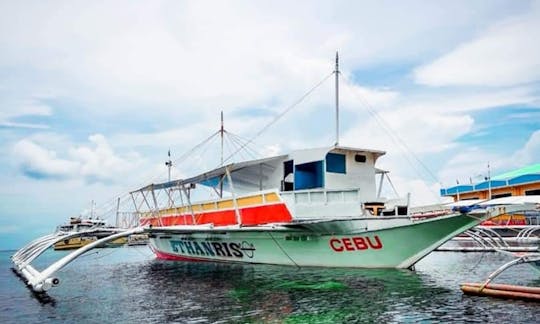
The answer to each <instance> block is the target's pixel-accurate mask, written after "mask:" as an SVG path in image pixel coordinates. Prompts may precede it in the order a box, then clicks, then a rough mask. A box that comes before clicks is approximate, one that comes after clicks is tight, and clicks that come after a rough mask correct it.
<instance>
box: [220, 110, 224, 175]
mask: <svg viewBox="0 0 540 324" xmlns="http://www.w3.org/2000/svg"><path fill="white" fill-rule="evenodd" d="M224 132H225V130H224V128H223V110H222V111H221V129H220V130H219V133H220V134H221V165H220V166H223V133H224Z"/></svg>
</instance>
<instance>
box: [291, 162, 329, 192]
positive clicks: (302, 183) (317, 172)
mask: <svg viewBox="0 0 540 324" xmlns="http://www.w3.org/2000/svg"><path fill="white" fill-rule="evenodd" d="M323 186H324V178H323V161H315V162H310V163H304V164H298V165H295V168H294V190H302V189H312V188H322V187H323Z"/></svg>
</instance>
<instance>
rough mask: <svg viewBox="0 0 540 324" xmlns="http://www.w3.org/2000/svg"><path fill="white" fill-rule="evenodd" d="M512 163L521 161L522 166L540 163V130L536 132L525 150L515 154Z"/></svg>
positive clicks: (526, 144)
mask: <svg viewBox="0 0 540 324" xmlns="http://www.w3.org/2000/svg"><path fill="white" fill-rule="evenodd" d="M511 160H512V161H519V163H520V164H521V165H519V166H524V165H526V164H532V163H538V162H539V161H540V130H537V131H535V132H534V133H532V134H531V136H530V137H529V140H528V141H527V143H525V145H524V146H523V148H521V149H519V150H518V151H517V152H516V153H514V155H513V158H512V159H511Z"/></svg>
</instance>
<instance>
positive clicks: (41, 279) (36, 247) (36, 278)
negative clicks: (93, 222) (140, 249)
mask: <svg viewBox="0 0 540 324" xmlns="http://www.w3.org/2000/svg"><path fill="white" fill-rule="evenodd" d="M97 231H101V232H102V231H103V229H96V230H89V231H84V232H76V233H68V234H65V233H58V234H49V235H46V236H43V237H41V238H38V239H36V240H34V241H32V242H31V243H29V244H28V245H27V246H25V247H24V248H22V249H21V250H19V251H17V253H15V254H14V255H13V256H12V257H11V260H12V261H13V263H14V264H15V267H14V270H15V271H16V272H17V273H18V274H20V275H21V276H22V277H23V278H24V279H25V280H26V282H27V284H28V286H29V287H30V288H31V289H32V290H33V291H35V292H45V291H47V290H49V289H50V288H52V287H55V286H58V285H59V284H60V280H59V279H58V278H56V277H53V275H54V274H55V273H56V272H57V271H58V270H60V269H62V268H63V267H65V266H66V265H67V264H69V263H70V262H71V261H73V260H75V259H76V258H77V257H79V256H80V255H82V254H84V253H86V252H88V251H89V250H91V249H93V248H95V247H97V246H99V245H102V244H104V243H107V242H110V241H113V240H116V239H117V238H120V237H125V236H129V235H131V234H137V233H142V232H144V229H143V228H142V227H136V228H133V229H130V230H126V231H122V232H119V233H116V234H113V235H110V236H107V237H104V238H101V239H99V240H97V241H95V242H92V243H90V244H88V245H85V246H83V247H81V248H79V249H77V250H75V251H73V252H72V253H70V254H68V255H66V256H65V257H63V258H62V259H60V260H58V261H56V262H55V263H53V264H51V265H50V266H49V267H47V268H46V269H45V270H43V271H38V270H36V269H35V268H34V267H32V265H30V263H31V262H32V261H33V260H34V259H36V258H37V257H38V256H39V255H41V254H42V253H43V252H45V250H47V249H48V248H49V247H51V246H52V245H54V244H55V243H57V242H60V241H62V240H65V239H69V238H71V237H76V236H80V235H81V234H90V233H93V232H97Z"/></svg>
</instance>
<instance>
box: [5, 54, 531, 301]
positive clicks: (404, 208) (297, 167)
mask: <svg viewBox="0 0 540 324" xmlns="http://www.w3.org/2000/svg"><path fill="white" fill-rule="evenodd" d="M334 72H335V76H336V85H337V78H338V74H339V70H338V66H337V59H336V70H335V71H334ZM336 94H337V87H336ZM337 98H338V97H337V95H336V111H338V109H337V107H338V105H337V102H338V100H337ZM336 117H337V114H336ZM337 120H338V117H337V118H336V125H338V124H339V123H338V122H337ZM336 134H337V135H339V132H338V131H337V130H336ZM337 143H338V138H336V144H335V145H333V146H330V147H324V148H317V149H308V150H298V151H293V152H291V153H289V154H283V155H278V156H273V157H268V158H263V159H255V160H250V161H243V162H238V163H230V164H228V165H223V166H220V167H218V168H215V169H213V170H210V171H207V172H204V173H201V174H198V175H195V176H193V177H190V178H187V179H179V180H173V181H167V182H164V183H156V184H150V185H147V186H145V187H143V188H140V189H138V190H135V191H132V192H131V198H132V201H133V204H134V208H135V210H136V213H137V214H138V215H139V216H140V226H139V227H137V228H134V229H131V230H128V231H125V232H122V233H117V234H113V235H111V236H109V237H107V238H103V239H100V240H98V241H96V242H93V243H91V244H89V245H86V246H84V247H82V248H81V249H79V250H77V251H74V252H73V253H72V254H70V255H68V256H66V257H64V258H63V259H61V260H59V261H57V262H56V263H54V264H53V265H51V266H50V267H49V268H47V269H45V270H43V271H41V272H40V271H37V270H36V269H34V268H33V267H32V266H31V265H30V263H31V262H32V261H33V260H34V259H35V258H36V257H37V256H38V255H39V254H41V253H42V252H43V251H44V250H45V249H46V248H47V247H49V246H50V245H51V244H54V243H55V242H57V241H58V240H62V239H63V238H62V237H56V236H54V235H52V236H47V237H44V238H40V239H38V240H36V241H34V242H32V243H30V244H29V245H28V246H26V247H25V248H23V249H21V250H19V251H18V252H17V253H16V254H15V255H14V256H13V257H12V260H13V262H14V264H15V270H16V271H17V272H18V273H20V274H21V275H22V276H23V277H24V278H26V280H27V281H28V283H29V286H31V287H32V289H34V290H35V291H44V290H47V289H49V288H50V287H52V286H54V285H56V284H58V282H59V280H58V279H57V278H55V277H53V275H54V273H55V272H56V271H58V270H59V269H61V268H62V267H63V266H65V265H66V264H68V263H69V262H71V261H72V260H74V259H75V258H77V257H78V256H79V255H81V254H83V253H85V252H87V251H88V250H90V249H92V248H94V247H96V246H97V245H99V244H102V243H103V242H107V241H109V240H114V239H116V238H118V237H124V236H129V235H131V234H136V233H146V234H148V236H149V246H150V248H151V249H152V250H153V251H154V253H155V254H156V256H157V257H158V258H161V259H168V260H178V261H216V262H242V263H252V264H275V265H290V266H296V267H305V266H317V267H355V268H411V267H413V266H414V264H415V263H416V262H418V261H419V260H420V259H422V258H423V257H425V256H426V255H427V254H429V253H430V252H431V251H433V250H434V249H436V248H437V247H439V246H440V245H442V244H443V243H444V242H446V241H448V240H449V239H451V238H452V237H454V236H455V235H457V234H459V233H462V232H463V231H465V230H467V229H469V228H471V227H473V226H476V225H478V224H479V223H480V222H482V221H485V220H486V219H489V218H491V217H494V216H498V215H501V214H505V213H512V212H515V211H521V210H527V209H537V208H538V202H537V201H523V202H521V203H520V204H506V203H504V204H502V203H500V202H499V201H497V199H494V200H490V201H487V202H484V203H483V204H481V205H477V206H460V207H459V208H457V209H451V208H448V207H441V206H439V207H438V210H437V216H435V217H421V216H420V215H418V214H413V213H412V212H411V210H410V208H409V199H408V197H407V198H403V199H394V200H388V199H384V198H382V197H381V184H382V180H383V178H384V176H385V175H386V173H387V172H386V171H383V170H380V169H378V168H377V167H376V166H375V164H376V161H377V159H378V158H379V157H381V156H382V155H384V154H385V152H383V151H379V150H371V149H362V148H351V147H344V146H340V145H338V144H337ZM169 165H170V164H169ZM377 176H380V182H379V186H378V187H377V179H376V177H377ZM200 187H209V188H212V189H213V192H214V196H215V197H214V198H213V199H210V200H203V201H201V202H193V200H195V197H196V196H197V194H196V190H197V189H198V188H200ZM441 209H442V212H441Z"/></svg>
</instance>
